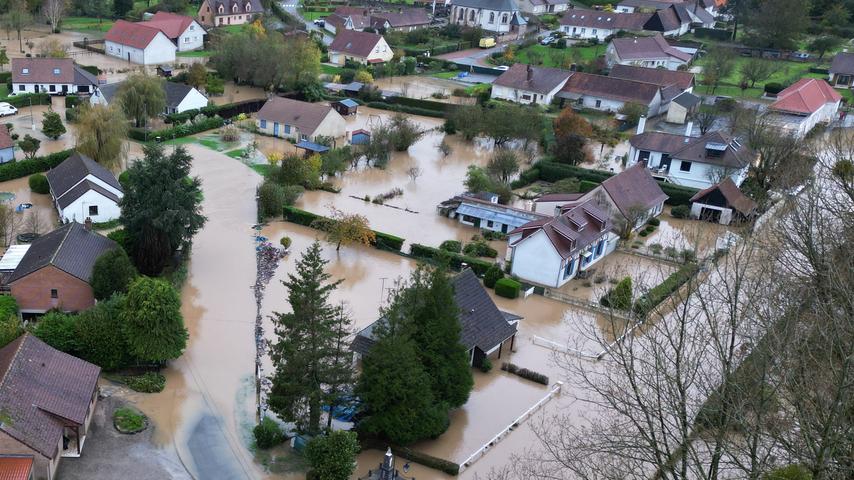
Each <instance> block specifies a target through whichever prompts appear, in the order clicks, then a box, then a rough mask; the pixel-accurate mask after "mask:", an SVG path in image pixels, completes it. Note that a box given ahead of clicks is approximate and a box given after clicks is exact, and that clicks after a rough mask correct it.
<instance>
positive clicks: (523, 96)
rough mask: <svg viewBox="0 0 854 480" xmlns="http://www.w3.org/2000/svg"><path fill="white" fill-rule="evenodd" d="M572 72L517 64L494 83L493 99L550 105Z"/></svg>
mask: <svg viewBox="0 0 854 480" xmlns="http://www.w3.org/2000/svg"><path fill="white" fill-rule="evenodd" d="M571 75H572V72H568V71H566V70H561V69H558V68H545V67H534V66H531V65H525V64H523V63H516V64H513V66H511V67H510V69H509V70H507V71H506V72H504V73H502V74H501V76H499V77H498V78H496V79H495V81H494V82H493V83H492V93H491V97H492V98H498V99H502V100H510V101H512V102H517V103H537V104H540V105H549V104H550V103H552V99H554V96H555V95H556V94H557V93H558V92H559V91H560V89H561V88H563V86H564V84H566V81H567V80H568V79H569V77H570V76H571Z"/></svg>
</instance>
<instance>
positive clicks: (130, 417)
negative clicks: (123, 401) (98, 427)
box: [113, 407, 148, 433]
mask: <svg viewBox="0 0 854 480" xmlns="http://www.w3.org/2000/svg"><path fill="white" fill-rule="evenodd" d="M113 425H114V426H115V427H116V430H118V431H120V432H122V433H137V432H141V431H143V430H145V427H146V426H148V422H147V421H146V419H145V415H143V414H141V413H140V412H139V411H137V410H136V409H134V408H131V407H122V408H117V409H116V411H115V412H113Z"/></svg>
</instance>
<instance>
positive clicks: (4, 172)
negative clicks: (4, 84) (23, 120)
mask: <svg viewBox="0 0 854 480" xmlns="http://www.w3.org/2000/svg"><path fill="white" fill-rule="evenodd" d="M16 98H17V97H16ZM72 153H74V151H73V150H63V151H61V152H56V153H52V154H50V155H45V156H43V157H35V158H31V159H26V160H18V161H15V162H7V163H4V164H2V165H0V182H5V181H7V180H14V179H16V178H21V177H26V176H27V175H32V174H34V173H40V172H45V171H47V170H50V169H51V168H54V167H56V166H57V165H59V164H60V163H62V162H64V161H65V159H66V158H68V157H70V156H71V154H72Z"/></svg>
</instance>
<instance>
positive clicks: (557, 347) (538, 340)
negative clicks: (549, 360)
mask: <svg viewBox="0 0 854 480" xmlns="http://www.w3.org/2000/svg"><path fill="white" fill-rule="evenodd" d="M531 343H533V344H534V345H537V346H539V347H546V348H548V349H550V350H554V351H556V352H562V353H569V354H571V355H574V356H576V357H580V358H586V359H588V360H601V358H602V356H604V355H605V354H606V353H607V352H608V351H607V349H606V350H602V351H601V352H599V353H590V352H585V351H584V350H579V349H577V348H572V347H569V346H567V345H563V344H560V343H557V342H555V341H552V340H549V339H548V338H543V337H541V336H539V335H534V336H533V337H531Z"/></svg>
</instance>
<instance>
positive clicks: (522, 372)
mask: <svg viewBox="0 0 854 480" xmlns="http://www.w3.org/2000/svg"><path fill="white" fill-rule="evenodd" d="M501 370H504V371H505V372H507V373H512V374H513V375H518V376H520V377H522V378H524V379H526V380H531V381H532V382H537V383H541V384H543V385H548V384H549V377H548V376H546V375H543V374H542V373H539V372H535V371H533V370H528V369H527V368H520V367H519V366H517V365H514V364H512V363H510V362H504V363H502V364H501Z"/></svg>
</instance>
